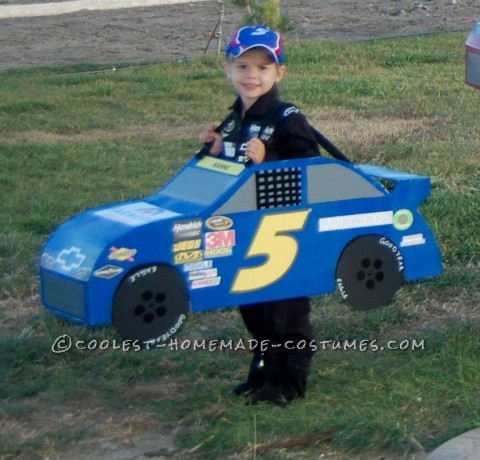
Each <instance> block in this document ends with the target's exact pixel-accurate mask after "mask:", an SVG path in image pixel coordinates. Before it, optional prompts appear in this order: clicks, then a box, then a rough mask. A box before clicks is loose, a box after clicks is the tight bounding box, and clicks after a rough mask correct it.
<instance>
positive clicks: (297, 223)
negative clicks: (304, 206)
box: [232, 209, 310, 293]
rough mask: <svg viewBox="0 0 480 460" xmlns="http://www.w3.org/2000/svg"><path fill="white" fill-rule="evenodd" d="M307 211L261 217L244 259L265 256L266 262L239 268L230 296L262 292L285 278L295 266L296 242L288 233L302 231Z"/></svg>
mask: <svg viewBox="0 0 480 460" xmlns="http://www.w3.org/2000/svg"><path fill="white" fill-rule="evenodd" d="M309 214H310V210H309V209H308V210H306V211H297V212H288V213H282V214H269V215H266V216H264V217H263V219H262V221H261V222H260V225H259V227H258V229H257V233H256V234H255V236H254V238H253V241H252V243H251V245H250V249H249V250H248V252H247V255H246V258H250V257H255V256H266V261H265V262H264V263H263V264H261V265H257V266H255V267H249V268H240V269H239V270H238V273H237V276H236V278H235V281H234V282H233V286H232V292H237V293H239V292H248V291H256V290H257V289H262V288H264V287H267V286H269V285H271V284H273V283H275V282H277V281H278V280H279V279H280V278H282V276H284V275H285V274H286V273H287V272H288V270H290V268H291V266H292V265H293V263H294V262H295V259H296V258H297V254H298V241H297V239H296V238H295V237H293V236H291V235H288V234H286V233H288V232H294V231H298V230H302V229H303V227H304V226H305V223H306V221H307V218H308V215H309Z"/></svg>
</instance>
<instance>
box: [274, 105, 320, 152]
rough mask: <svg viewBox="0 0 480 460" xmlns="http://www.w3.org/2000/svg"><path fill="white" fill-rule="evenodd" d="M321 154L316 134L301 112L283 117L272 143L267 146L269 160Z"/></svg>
mask: <svg viewBox="0 0 480 460" xmlns="http://www.w3.org/2000/svg"><path fill="white" fill-rule="evenodd" d="M317 155H320V151H319V148H318V142H317V140H316V139H315V134H314V131H313V129H312V127H311V126H310V123H309V122H308V120H307V119H306V117H305V115H303V114H302V113H301V112H296V113H291V114H290V115H288V116H286V117H284V118H283V119H281V120H280V121H279V123H278V125H277V128H276V130H275V136H274V139H273V142H272V144H271V145H269V146H267V160H269V161H271V160H287V159H292V158H306V157H313V156H317Z"/></svg>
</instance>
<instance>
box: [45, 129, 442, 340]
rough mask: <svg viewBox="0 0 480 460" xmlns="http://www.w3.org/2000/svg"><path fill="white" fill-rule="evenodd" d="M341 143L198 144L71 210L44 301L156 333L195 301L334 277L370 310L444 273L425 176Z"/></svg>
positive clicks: (231, 298)
mask: <svg viewBox="0 0 480 460" xmlns="http://www.w3.org/2000/svg"><path fill="white" fill-rule="evenodd" d="M319 141H323V145H324V146H326V147H327V150H329V151H330V153H332V149H333V150H334V149H335V147H334V146H332V145H331V144H328V140H326V139H325V138H323V139H319ZM333 153H335V151H334V152H333ZM337 153H338V152H337ZM335 156H337V157H340V158H341V159H340V160H338V159H331V158H326V157H314V158H307V159H299V160H288V161H273V162H268V163H261V164H258V165H253V164H251V165H245V164H241V163H237V162H231V161H227V160H222V159H218V158H214V157H211V156H208V155H197V156H196V157H194V158H193V159H191V160H190V161H189V162H188V163H187V164H186V165H185V166H184V167H183V168H182V169H181V170H180V171H179V172H178V173H177V174H176V175H175V176H174V177H173V178H172V179H171V180H170V181H169V182H168V183H167V184H166V185H164V186H163V187H162V188H160V189H159V190H158V191H156V192H155V193H153V194H152V195H150V196H148V197H145V198H143V199H137V200H131V201H127V202H122V203H115V204H109V205H106V206H102V207H99V208H95V209H90V210H87V211H85V212H83V213H81V214H78V215H76V216H74V217H72V218H71V219H69V220H68V221H66V222H65V223H63V224H61V225H60V226H59V227H58V228H57V229H56V230H55V231H54V232H53V234H52V235H51V236H50V238H49V240H48V241H47V243H46V244H45V246H44V248H43V251H42V254H41V261H40V280H41V298H42V303H43V305H44V306H45V307H46V308H47V309H48V310H50V311H51V312H53V313H54V314H56V315H58V316H61V317H63V318H66V319H68V320H72V321H75V322H77V323H80V324H85V325H88V326H95V325H102V324H112V323H113V325H114V326H115V327H116V329H117V330H118V332H119V333H120V335H121V336H122V337H124V338H126V339H135V340H141V341H150V340H158V341H162V340H167V339H168V338H169V337H171V336H172V335H174V334H175V333H176V332H177V331H178V329H179V328H180V327H181V325H182V324H183V323H184V322H185V319H186V318H187V315H188V314H189V313H190V312H197V311H206V310H211V309H217V308H224V307H234V306H238V305H248V304H250V303H255V302H263V301H270V300H276V299H285V298H290V297H291V298H293V297H299V296H306V295H315V294H327V293H332V292H334V291H335V289H336V288H337V289H338V291H339V292H340V294H341V296H342V297H343V299H345V301H346V302H348V303H349V304H350V305H351V306H352V307H354V308H359V309H365V310H367V309H371V308H378V307H380V306H382V305H384V304H386V303H388V302H389V301H390V300H391V299H392V298H393V297H394V295H395V293H396V291H397V290H398V289H399V288H400V286H401V285H402V283H403V282H409V281H414V280H421V279H424V278H428V277H433V276H437V275H439V274H441V271H442V265H441V256H440V253H439V249H438V246H437V243H436V241H435V238H434V235H433V234H432V231H431V229H430V227H429V226H428V224H427V222H426V221H425V219H424V218H423V216H422V215H421V213H420V212H419V209H418V208H419V206H420V204H421V203H422V202H423V201H424V200H425V199H426V198H427V197H428V195H429V193H430V180H429V178H428V177H423V176H418V175H414V174H407V173H403V172H400V171H394V170H390V169H386V168H381V167H376V166H371V165H359V166H355V165H353V164H351V163H349V162H348V161H345V160H346V159H345V158H343V157H342V156H341V155H335Z"/></svg>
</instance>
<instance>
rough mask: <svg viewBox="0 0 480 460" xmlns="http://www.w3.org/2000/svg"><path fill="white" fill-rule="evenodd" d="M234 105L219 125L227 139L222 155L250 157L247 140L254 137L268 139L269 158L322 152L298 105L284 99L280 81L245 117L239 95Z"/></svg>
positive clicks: (239, 157) (240, 159)
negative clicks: (281, 98) (247, 152)
mask: <svg viewBox="0 0 480 460" xmlns="http://www.w3.org/2000/svg"><path fill="white" fill-rule="evenodd" d="M231 108H232V112H231V113H230V115H229V116H228V117H227V118H226V119H225V120H224V121H223V122H222V123H221V124H220V125H219V126H218V127H217V128H216V131H217V132H219V133H221V134H222V135H223V140H224V148H223V152H222V153H221V154H220V158H228V159H230V160H232V159H236V160H237V161H239V162H244V161H246V157H245V148H246V143H247V142H248V141H249V140H250V139H252V138H253V137H258V138H260V140H262V141H263V142H264V144H265V146H266V157H265V161H273V160H286V159H291V158H302V157H311V156H316V155H319V148H318V143H317V140H316V139H315V135H314V132H313V129H312V127H311V126H310V124H309V123H308V121H307V119H306V118H305V116H304V115H303V114H302V113H300V111H299V110H298V108H297V107H295V106H294V105H292V104H289V103H285V102H282V101H281V100H280V93H279V91H278V88H277V86H276V85H275V86H274V87H273V88H272V89H271V90H270V91H269V92H268V93H267V94H265V95H263V96H262V97H260V98H259V99H258V100H257V101H256V102H255V104H253V105H252V106H251V107H250V108H249V109H248V110H247V112H246V113H245V116H244V118H243V119H242V116H241V110H242V101H241V99H240V98H239V97H238V98H237V99H236V101H235V103H234V104H233V106H232V107H231Z"/></svg>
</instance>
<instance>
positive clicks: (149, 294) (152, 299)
mask: <svg viewBox="0 0 480 460" xmlns="http://www.w3.org/2000/svg"><path fill="white" fill-rule="evenodd" d="M188 311H189V297H188V291H187V288H186V285H185V281H184V279H183V277H182V275H181V274H180V273H179V272H178V270H176V269H175V268H174V267H171V266H168V265H149V266H144V267H137V268H136V269H134V270H133V271H131V272H130V273H129V274H128V275H127V276H126V277H125V278H124V279H123V280H122V282H121V283H120V286H119V287H118V289H117V292H116V293H115V297H114V299H113V307H112V322H113V324H114V326H115V327H116V329H117V331H118V332H119V334H120V335H121V336H122V337H123V338H124V339H130V340H139V341H142V342H147V341H150V340H156V341H158V342H162V341H165V340H167V339H168V338H169V337H171V336H172V335H174V334H175V333H176V332H177V331H178V329H179V328H180V326H181V325H182V324H183V323H184V322H185V319H186V316H187V314H188Z"/></svg>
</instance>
